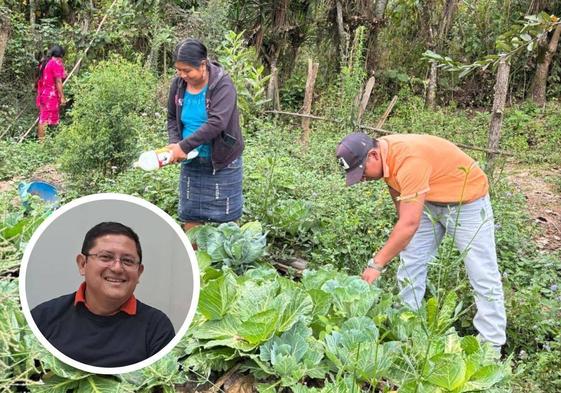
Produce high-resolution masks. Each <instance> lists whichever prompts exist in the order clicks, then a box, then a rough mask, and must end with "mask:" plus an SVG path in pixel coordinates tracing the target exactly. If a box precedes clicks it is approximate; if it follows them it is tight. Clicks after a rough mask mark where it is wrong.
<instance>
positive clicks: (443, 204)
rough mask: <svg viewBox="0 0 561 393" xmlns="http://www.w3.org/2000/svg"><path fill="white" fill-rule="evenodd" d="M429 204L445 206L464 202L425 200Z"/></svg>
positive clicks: (463, 203)
mask: <svg viewBox="0 0 561 393" xmlns="http://www.w3.org/2000/svg"><path fill="white" fill-rule="evenodd" d="M427 203H430V204H431V205H435V206H440V207H447V206H458V205H465V204H466V202H433V201H427Z"/></svg>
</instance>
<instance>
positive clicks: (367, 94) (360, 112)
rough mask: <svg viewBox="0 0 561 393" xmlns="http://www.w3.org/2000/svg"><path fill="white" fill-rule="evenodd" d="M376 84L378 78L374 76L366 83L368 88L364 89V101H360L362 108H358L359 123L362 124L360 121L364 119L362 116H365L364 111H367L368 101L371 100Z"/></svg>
mask: <svg viewBox="0 0 561 393" xmlns="http://www.w3.org/2000/svg"><path fill="white" fill-rule="evenodd" d="M374 83H376V78H374V77H373V76H372V77H370V79H368V82H366V86H365V87H364V93H363V94H362V100H361V101H360V106H359V107H358V117H357V123H358V124H360V120H361V119H362V115H364V111H365V110H366V106H367V105H368V101H369V100H370V95H371V94H372V89H373V88H374Z"/></svg>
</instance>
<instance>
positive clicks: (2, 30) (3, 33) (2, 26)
mask: <svg viewBox="0 0 561 393" xmlns="http://www.w3.org/2000/svg"><path fill="white" fill-rule="evenodd" d="M9 36H10V20H9V19H8V18H7V17H6V16H3V15H2V14H0V71H2V64H3V62H4V53H6V47H7V46H8V38H9Z"/></svg>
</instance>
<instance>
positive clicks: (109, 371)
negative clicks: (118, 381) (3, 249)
mask: <svg viewBox="0 0 561 393" xmlns="http://www.w3.org/2000/svg"><path fill="white" fill-rule="evenodd" d="M101 200H117V201H125V202H130V203H133V204H135V205H138V206H141V207H144V208H146V209H148V210H150V211H152V212H153V213H155V214H156V215H158V216H159V217H160V218H162V219H163V220H164V221H165V222H166V223H167V224H168V225H169V226H170V227H171V228H172V229H173V230H174V231H175V233H176V234H177V235H178V236H179V238H180V239H181V242H182V243H183V245H184V246H185V250H186V251H187V255H188V256H189V261H190V262H191V263H190V265H191V270H192V272H191V273H192V274H193V297H192V298H191V304H190V306H189V311H188V312H187V317H186V318H185V321H183V324H182V325H181V328H180V329H179V331H178V332H177V333H176V334H175V337H174V338H173V339H172V340H171V341H170V342H169V343H168V344H167V345H166V346H165V347H164V348H162V349H161V350H160V351H159V352H158V353H156V354H155V355H152V356H150V357H149V358H147V359H144V360H143V361H141V362H138V363H134V364H131V365H128V366H122V367H97V366H91V365H88V364H85V363H81V362H78V361H76V360H74V359H72V358H70V357H68V356H66V355H65V354H63V353H62V352H60V351H59V350H58V349H56V348H55V347H54V346H53V345H52V344H51V343H50V342H49V341H48V340H47V339H46V338H45V337H44V336H43V334H41V332H40V331H39V328H38V327H37V325H36V324H35V321H34V320H33V318H32V317H31V310H30V309H29V305H28V303H27V294H26V292H25V284H26V276H27V265H28V263H29V257H30V256H31V251H32V250H33V247H34V246H35V243H36V242H37V240H38V239H39V238H40V237H41V235H42V234H43V232H44V231H45V230H46V229H47V228H48V227H49V225H51V223H52V222H53V221H55V220H56V219H57V218H58V217H60V216H61V215H63V214H64V213H66V212H68V211H69V210H71V209H73V208H75V207H78V206H80V205H83V204H87V203H90V202H95V201H101ZM19 278H20V280H19V295H20V304H21V307H22V311H23V315H24V316H25V319H26V320H27V323H28V324H29V327H30V328H31V331H32V332H33V334H34V335H35V337H36V338H37V339H38V340H39V342H40V343H41V344H42V345H43V346H44V347H45V348H46V349H47V350H48V351H49V352H50V353H51V354H52V355H53V356H55V357H56V358H57V359H59V360H60V361H62V362H64V363H66V364H68V365H70V366H72V367H74V368H77V369H79V370H82V371H85V372H90V373H95V374H105V375H114V374H123V373H129V372H133V371H137V370H140V369H141V368H144V367H147V366H149V365H151V364H153V363H154V362H157V361H158V360H160V359H161V358H163V357H164V356H165V355H167V354H168V353H169V352H170V351H171V350H172V349H173V347H175V346H176V345H177V344H178V343H179V341H180V340H181V339H182V338H183V336H184V335H185V333H186V332H187V329H188V328H189V325H190V324H191V322H192V321H193V317H194V316H195V311H196V309H197V304H198V302H199V292H200V275H199V266H198V263H197V257H196V255H195V251H194V250H193V246H192V245H191V243H190V242H189V241H188V239H187V236H186V235H185V232H183V229H181V227H180V226H179V225H178V224H177V223H176V222H175V221H174V220H173V218H171V217H170V216H169V215H168V214H167V213H166V212H165V211H163V210H162V209H160V208H159V207H158V206H156V205H154V204H152V203H150V202H148V201H146V200H144V199H141V198H138V197H134V196H131V195H126V194H117V193H103V194H94V195H88V196H84V197H81V198H78V199H75V200H73V201H71V202H69V203H67V204H65V205H63V206H61V207H59V208H58V209H57V210H55V211H54V212H53V213H52V214H51V215H50V216H49V217H47V218H46V219H45V221H43V222H42V223H41V224H40V225H39V227H38V228H37V230H36V231H35V232H34V233H33V235H32V236H31V239H30V240H29V243H28V244H27V246H26V248H25V252H24V254H23V258H22V261H21V267H20V275H19Z"/></svg>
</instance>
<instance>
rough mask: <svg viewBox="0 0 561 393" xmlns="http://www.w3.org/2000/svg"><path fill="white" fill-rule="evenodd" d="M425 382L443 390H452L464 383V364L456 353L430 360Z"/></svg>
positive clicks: (445, 354)
mask: <svg viewBox="0 0 561 393" xmlns="http://www.w3.org/2000/svg"><path fill="white" fill-rule="evenodd" d="M430 364H431V366H430V371H429V372H428V374H426V377H425V379H426V381H427V382H430V383H431V384H433V385H436V386H440V387H442V388H444V389H448V390H454V389H457V388H459V387H461V386H462V385H463V384H464V383H465V382H466V381H465V377H466V364H465V362H464V360H463V359H462V357H461V355H460V354H458V353H444V354H440V355H437V356H434V357H433V358H431V359H430Z"/></svg>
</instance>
